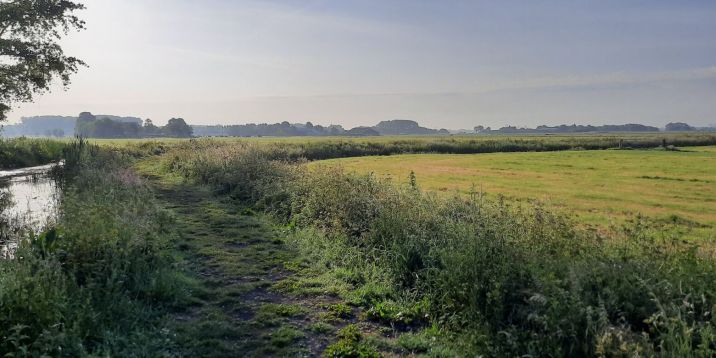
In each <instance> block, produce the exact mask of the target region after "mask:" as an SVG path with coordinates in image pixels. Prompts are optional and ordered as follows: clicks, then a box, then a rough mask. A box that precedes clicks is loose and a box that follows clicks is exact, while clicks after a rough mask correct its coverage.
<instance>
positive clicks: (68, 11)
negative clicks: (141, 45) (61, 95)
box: [0, 0, 85, 122]
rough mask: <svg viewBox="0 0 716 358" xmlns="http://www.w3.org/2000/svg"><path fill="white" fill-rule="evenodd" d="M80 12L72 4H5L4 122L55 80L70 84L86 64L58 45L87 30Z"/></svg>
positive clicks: (0, 69) (0, 55)
mask: <svg viewBox="0 0 716 358" xmlns="http://www.w3.org/2000/svg"><path fill="white" fill-rule="evenodd" d="M81 9H84V5H82V4H79V3H76V2H74V1H69V0H4V1H0V122H1V121H4V120H5V119H6V115H7V112H8V111H9V110H10V106H11V105H12V104H13V103H17V102H29V101H32V98H33V95H35V94H38V93H42V92H45V91H47V90H49V88H50V84H51V82H52V81H53V80H55V79H58V80H59V81H60V82H61V83H62V84H63V85H64V86H67V85H69V83H70V75H71V74H73V73H75V72H77V69H78V68H79V67H80V66H84V65H85V64H84V62H82V61H81V60H79V59H77V58H74V57H71V56H66V55H65V53H64V51H63V50H62V47H60V45H59V44H58V43H57V41H58V40H59V39H60V38H61V37H62V36H63V35H65V34H67V33H68V32H69V31H70V30H82V29H84V21H82V20H80V18H79V17H77V16H76V15H75V14H74V12H75V11H77V10H81Z"/></svg>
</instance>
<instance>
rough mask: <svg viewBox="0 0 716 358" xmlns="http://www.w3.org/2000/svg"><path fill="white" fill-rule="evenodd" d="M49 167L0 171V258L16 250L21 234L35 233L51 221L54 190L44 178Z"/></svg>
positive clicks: (53, 209)
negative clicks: (28, 231) (29, 231)
mask: <svg viewBox="0 0 716 358" xmlns="http://www.w3.org/2000/svg"><path fill="white" fill-rule="evenodd" d="M52 166H54V164H50V165H43V166H39V167H32V168H23V169H17V170H9V171H0V257H3V256H6V255H8V254H10V253H11V252H12V251H13V250H14V248H15V247H17V238H18V237H20V236H21V234H22V232H26V231H27V230H31V231H34V232H38V231H40V230H41V229H42V228H43V227H45V226H46V225H47V224H49V223H50V222H51V221H52V220H53V219H54V218H55V216H56V213H57V200H58V189H57V184H56V183H55V181H54V180H53V179H51V178H50V177H49V176H48V171H49V170H50V169H51V168H52Z"/></svg>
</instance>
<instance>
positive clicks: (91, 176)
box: [0, 142, 183, 357]
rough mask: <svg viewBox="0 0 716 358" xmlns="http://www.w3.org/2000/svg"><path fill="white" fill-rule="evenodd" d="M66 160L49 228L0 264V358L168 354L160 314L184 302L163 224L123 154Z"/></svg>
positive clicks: (90, 153) (84, 148) (84, 149)
mask: <svg viewBox="0 0 716 358" xmlns="http://www.w3.org/2000/svg"><path fill="white" fill-rule="evenodd" d="M47 143H50V142H47ZM65 157H66V159H67V160H66V163H67V164H66V166H65V170H64V173H63V174H62V178H61V179H60V180H61V182H62V187H63V192H62V197H61V205H60V215H59V218H58V219H57V224H56V225H53V226H52V227H51V228H48V229H47V230H46V231H44V232H43V233H42V234H40V235H38V236H34V235H30V236H29V237H25V238H21V239H22V241H21V245H20V247H19V248H18V250H17V251H16V252H15V255H14V258H11V259H2V260H0V337H1V339H0V354H1V355H6V354H7V355H8V356H15V355H16V354H17V355H18V356H73V357H77V356H85V355H98V356H104V355H115V356H157V355H161V354H164V353H166V352H169V351H171V350H172V339H171V338H172V337H171V336H170V332H168V331H162V330H161V327H162V316H163V314H164V312H165V308H163V307H166V306H169V305H171V304H172V302H175V301H176V300H180V299H181V297H182V296H183V293H182V289H181V287H182V286H181V285H179V284H178V276H177V275H176V273H175V271H174V269H173V268H172V267H171V265H172V258H171V257H170V255H169V251H168V250H167V245H168V242H169V240H170V239H171V238H172V237H173V235H175V233H174V232H173V230H172V226H173V221H172V219H171V217H170V216H168V215H167V214H166V212H165V211H163V210H162V209H161V208H160V207H158V206H157V205H156V204H155V201H154V198H153V194H152V193H151V192H150V191H149V190H148V188H147V187H146V186H145V185H144V183H143V181H142V180H141V179H140V178H138V177H137V176H136V175H134V174H133V173H132V172H131V171H129V170H127V169H126V168H127V164H128V163H127V161H126V159H125V158H124V157H123V155H121V154H119V153H115V152H112V151H109V150H99V149H98V148H96V147H93V146H88V145H86V143H76V142H75V143H72V144H69V145H68V146H67V149H66V151H65Z"/></svg>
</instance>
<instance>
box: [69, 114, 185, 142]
mask: <svg viewBox="0 0 716 358" xmlns="http://www.w3.org/2000/svg"><path fill="white" fill-rule="evenodd" d="M75 134H76V135H80V136H83V137H88V138H154V137H177V138H186V137H191V136H192V128H191V127H190V126H189V125H187V124H186V122H185V121H184V119H183V118H172V119H170V120H169V122H168V123H167V124H166V125H165V126H163V127H159V126H156V125H154V123H153V122H152V120H151V119H147V120H145V121H144V124H143V125H142V120H141V119H139V118H133V117H128V119H127V118H122V117H115V116H95V115H93V114H92V113H90V112H82V113H80V115H79V117H77V123H76V125H75Z"/></svg>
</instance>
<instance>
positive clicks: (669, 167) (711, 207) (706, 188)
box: [311, 146, 716, 237]
mask: <svg viewBox="0 0 716 358" xmlns="http://www.w3.org/2000/svg"><path fill="white" fill-rule="evenodd" d="M322 165H338V166H341V167H343V168H345V169H346V170H348V171H351V172H358V173H373V174H374V175H376V176H379V177H381V178H390V179H392V180H393V181H396V182H406V181H407V180H408V178H409V177H410V173H411V172H413V173H415V176H416V178H417V183H418V184H419V185H420V187H421V188H422V189H425V190H428V191H434V192H439V193H453V192H459V193H461V194H467V193H469V192H471V191H478V192H479V191H483V192H485V193H487V194H488V195H497V194H499V195H504V196H505V197H507V198H510V199H516V200H528V199H536V200H540V201H543V202H545V203H546V204H548V205H550V206H552V207H555V208H558V209H560V210H562V211H565V212H569V213H574V215H575V216H576V217H577V218H578V219H579V221H581V222H584V223H587V224H595V225H600V226H606V225H610V224H620V223H622V222H623V221H624V220H625V219H627V218H632V217H633V216H635V215H636V214H642V215H644V216H647V217H651V218H654V219H656V220H660V221H678V222H683V223H685V224H686V225H687V226H691V227H692V228H693V229H695V230H694V231H693V232H692V233H691V234H694V233H695V234H697V236H704V235H711V236H712V237H713V236H714V227H715V226H716V147H713V146H710V147H690V148H684V149H682V150H679V151H665V150H660V149H652V150H597V151H562V152H542V153H534V152H531V153H490V154H469V155H438V154H408V155H396V156H388V157H362V158H345V159H333V160H327V161H321V162H313V163H311V166H322Z"/></svg>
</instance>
